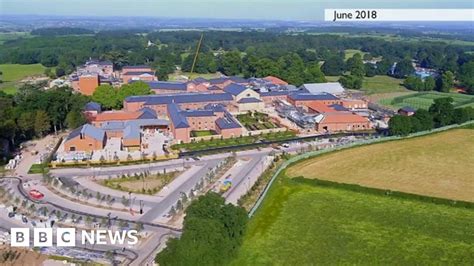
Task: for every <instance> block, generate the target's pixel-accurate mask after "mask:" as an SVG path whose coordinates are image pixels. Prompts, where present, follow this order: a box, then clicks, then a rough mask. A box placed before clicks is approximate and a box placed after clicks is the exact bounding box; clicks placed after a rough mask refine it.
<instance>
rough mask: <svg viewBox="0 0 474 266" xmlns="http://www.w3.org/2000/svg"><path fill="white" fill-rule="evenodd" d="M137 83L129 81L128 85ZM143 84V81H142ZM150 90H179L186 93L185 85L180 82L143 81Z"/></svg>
mask: <svg viewBox="0 0 474 266" xmlns="http://www.w3.org/2000/svg"><path fill="white" fill-rule="evenodd" d="M133 82H137V81H136V80H134V81H131V82H130V83H133ZM142 82H143V81H142ZM145 83H146V84H148V86H150V89H152V90H179V91H186V89H187V86H186V83H182V82H170V81H145Z"/></svg>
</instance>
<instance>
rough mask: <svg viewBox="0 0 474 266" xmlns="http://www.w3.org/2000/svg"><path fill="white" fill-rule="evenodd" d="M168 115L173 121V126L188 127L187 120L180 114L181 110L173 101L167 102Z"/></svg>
mask: <svg viewBox="0 0 474 266" xmlns="http://www.w3.org/2000/svg"><path fill="white" fill-rule="evenodd" d="M167 108H168V115H169V117H170V119H171V123H173V125H174V128H187V127H189V123H188V120H187V119H186V117H185V116H184V115H182V113H181V110H180V109H179V107H178V105H176V104H175V103H171V104H168V106H167Z"/></svg>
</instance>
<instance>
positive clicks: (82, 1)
mask: <svg viewBox="0 0 474 266" xmlns="http://www.w3.org/2000/svg"><path fill="white" fill-rule="evenodd" d="M325 8H433V9H438V8H450V9H452V8H474V1H473V0H339V1H338V0H0V16H1V15H60V16H63V15H65V16H146V17H149V16H151V17H173V18H219V19H222V18H224V19H259V20H322V19H323V17H324V9H325Z"/></svg>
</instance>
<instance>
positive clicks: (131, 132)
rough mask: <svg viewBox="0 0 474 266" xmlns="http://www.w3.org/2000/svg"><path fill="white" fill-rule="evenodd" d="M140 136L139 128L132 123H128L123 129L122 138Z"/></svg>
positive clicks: (136, 137)
mask: <svg viewBox="0 0 474 266" xmlns="http://www.w3.org/2000/svg"><path fill="white" fill-rule="evenodd" d="M139 138H140V128H139V127H135V126H133V125H128V126H127V127H126V128H125V129H124V130H123V139H139Z"/></svg>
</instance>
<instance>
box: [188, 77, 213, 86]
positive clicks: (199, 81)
mask: <svg viewBox="0 0 474 266" xmlns="http://www.w3.org/2000/svg"><path fill="white" fill-rule="evenodd" d="M192 82H195V83H198V84H199V83H207V82H209V80H207V79H205V78H203V77H197V78H195V79H193V80H192Z"/></svg>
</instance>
